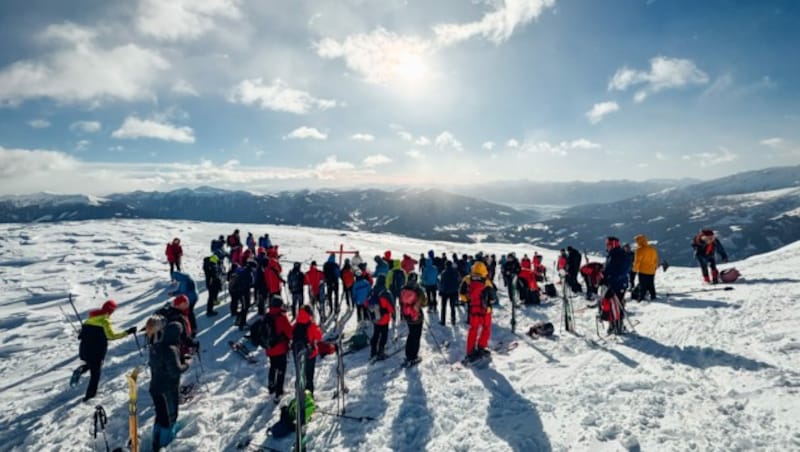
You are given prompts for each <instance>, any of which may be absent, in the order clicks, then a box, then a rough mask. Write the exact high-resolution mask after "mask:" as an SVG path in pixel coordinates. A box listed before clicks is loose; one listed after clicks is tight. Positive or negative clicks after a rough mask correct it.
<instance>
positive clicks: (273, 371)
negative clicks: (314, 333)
mask: <svg viewBox="0 0 800 452" xmlns="http://www.w3.org/2000/svg"><path fill="white" fill-rule="evenodd" d="M266 317H269V318H266ZM266 317H265V319H264V320H265V321H268V322H272V323H271V325H272V332H273V333H272V337H271V338H270V342H271V344H270V346H269V348H267V349H266V350H265V353H266V354H267V356H268V357H269V377H268V378H269V381H268V382H267V388H268V389H269V393H270V394H271V395H272V396H274V397H275V402H276V403H277V402H278V400H279V399H280V397H281V396H282V395H283V381H284V379H285V377H286V355H287V354H288V353H289V341H290V340H291V338H292V336H293V332H294V329H293V328H292V324H291V323H289V318H288V317H287V316H286V309H284V307H283V299H282V298H281V297H280V295H273V296H272V297H271V298H270V300H269V311H267V314H266Z"/></svg>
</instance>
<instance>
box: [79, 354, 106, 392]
mask: <svg viewBox="0 0 800 452" xmlns="http://www.w3.org/2000/svg"><path fill="white" fill-rule="evenodd" d="M102 367H103V360H100V361H87V362H86V364H84V365H83V366H81V375H82V374H84V373H86V371H89V386H88V387H87V388H86V395H85V396H84V399H86V400H88V399H91V398H92V397H94V396H95V395H97V386H98V385H99V384H100V369H102Z"/></svg>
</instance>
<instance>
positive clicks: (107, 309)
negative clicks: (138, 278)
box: [70, 300, 136, 402]
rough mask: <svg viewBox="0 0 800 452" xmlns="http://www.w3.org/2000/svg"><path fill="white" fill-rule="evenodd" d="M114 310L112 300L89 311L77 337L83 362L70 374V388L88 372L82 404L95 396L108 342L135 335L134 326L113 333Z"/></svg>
mask: <svg viewBox="0 0 800 452" xmlns="http://www.w3.org/2000/svg"><path fill="white" fill-rule="evenodd" d="M116 309H117V303H116V302H115V301H114V300H108V301H106V302H105V303H103V306H102V307H101V308H100V309H95V310H93V311H89V319H88V320H86V321H85V322H83V325H82V326H81V332H80V335H79V336H78V337H79V338H80V340H81V343H80V348H79V355H80V358H81V359H82V360H83V364H81V365H80V366H79V367H78V368H77V369H75V371H74V372H72V379H71V380H70V386H75V385H77V384H78V379H79V378H80V377H81V375H83V374H84V373H86V372H87V371H89V372H90V373H89V375H90V377H89V386H87V387H86V395H85V396H84V397H83V401H84V402H85V401H87V400H89V399H91V398H93V397H94V396H95V395H97V386H98V385H99V384H100V370H101V368H102V366H103V360H104V359H105V358H106V353H107V352H108V341H113V340H116V339H122V338H123V337H126V336H128V335H129V334H135V333H136V327H135V326H132V327H130V328H128V329H127V330H125V331H122V332H119V333H116V332H114V329H113V328H112V327H111V314H113V313H114V311H115V310H116Z"/></svg>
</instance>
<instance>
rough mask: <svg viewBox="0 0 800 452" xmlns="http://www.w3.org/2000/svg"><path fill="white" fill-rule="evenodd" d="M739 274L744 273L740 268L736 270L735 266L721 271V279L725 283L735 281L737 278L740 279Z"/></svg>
mask: <svg viewBox="0 0 800 452" xmlns="http://www.w3.org/2000/svg"><path fill="white" fill-rule="evenodd" d="M739 276H742V274H741V273H739V270H736V269H735V268H729V269H727V270H722V271H721V272H719V280H720V281H722V282H724V283H732V282H735V281H736V280H737V279H739Z"/></svg>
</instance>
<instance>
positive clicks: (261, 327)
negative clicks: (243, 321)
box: [249, 314, 280, 349]
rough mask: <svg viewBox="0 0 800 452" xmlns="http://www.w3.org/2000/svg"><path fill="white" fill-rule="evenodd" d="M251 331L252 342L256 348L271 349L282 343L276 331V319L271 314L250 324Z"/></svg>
mask: <svg viewBox="0 0 800 452" xmlns="http://www.w3.org/2000/svg"><path fill="white" fill-rule="evenodd" d="M249 329H250V342H252V343H253V345H255V346H258V347H261V348H264V349H269V348H270V347H274V346H275V345H277V344H278V343H279V342H280V336H278V333H277V331H276V329H275V318H274V317H272V316H271V315H269V314H267V315H265V316H262V317H259V318H258V319H256V321H255V322H253V323H251V324H250V326H249Z"/></svg>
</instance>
